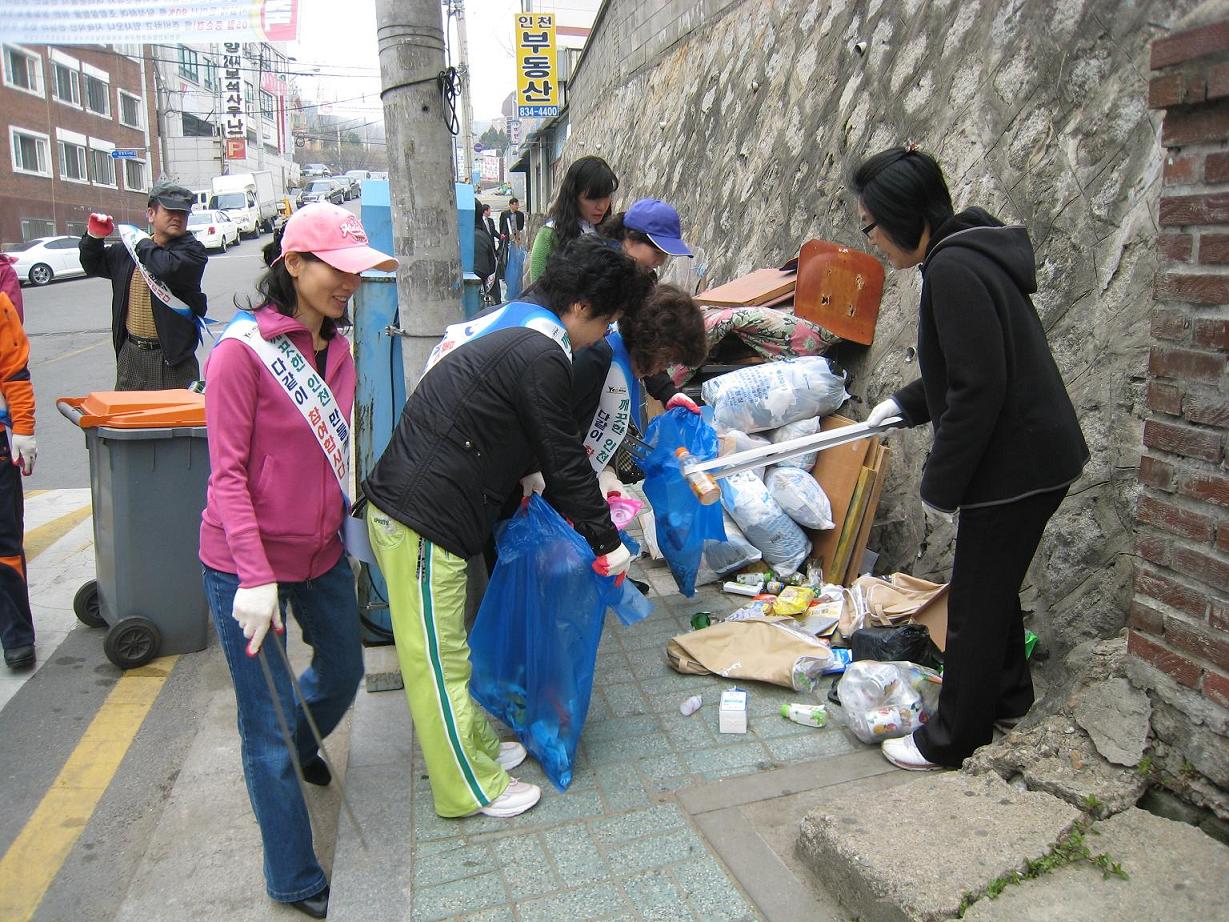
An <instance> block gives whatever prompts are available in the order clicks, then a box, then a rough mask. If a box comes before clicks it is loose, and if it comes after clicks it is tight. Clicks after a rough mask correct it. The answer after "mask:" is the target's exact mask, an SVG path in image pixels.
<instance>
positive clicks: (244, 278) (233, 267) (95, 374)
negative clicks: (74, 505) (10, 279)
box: [22, 200, 359, 490]
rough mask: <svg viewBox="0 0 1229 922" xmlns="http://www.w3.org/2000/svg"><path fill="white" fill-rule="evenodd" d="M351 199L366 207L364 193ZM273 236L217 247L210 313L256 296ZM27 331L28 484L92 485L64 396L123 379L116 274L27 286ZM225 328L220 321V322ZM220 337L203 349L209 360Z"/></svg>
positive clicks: (206, 286)
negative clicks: (34, 456)
mask: <svg viewBox="0 0 1229 922" xmlns="http://www.w3.org/2000/svg"><path fill="white" fill-rule="evenodd" d="M345 207H346V208H347V209H349V210H350V211H352V212H354V213H355V214H358V213H359V202H358V200H355V201H351V202H346V204H345ZM271 239H272V238H271V237H270V235H268V234H264V235H262V236H261V237H258V238H256V239H255V240H243V241H242V242H241V245H240V246H238V247H234V246H232V247H231V248H230V249H228V250H227V251H226V253H225V254H222V253H219V252H218V251H216V250H213V251H210V256H209V263H208V265H207V266H206V267H205V278H204V281H203V283H202V288H203V290H204V292H205V296H206V297H207V298H208V299H209V314H208V316H209V318H210V319H211V320H219V321H222V322H225V321H227V320H229V319H230V318H231V315H233V314H234V312H235V302H236V299H238V303H239V305H240V306H242V307H246V306H247V303H248V299H249V298H250V299H253V300H254V299H255V298H256V280H257V279H258V278H259V277H260V275H261V273H262V272H263V271H264V262H263V260H262V259H261V250H262V249H263V247H264V246H265V245H266V244H267V243H268V242H269V241H270V240H271ZM22 297H23V300H24V302H25V315H26V322H25V327H26V335H27V336H28V337H29V338H30V375H31V377H32V378H33V380H34V397H35V403H36V406H35V435H36V436H37V438H38V463H37V465H36V466H35V470H34V473H33V474H32V475H31V476H30V477H29V478H28V479H27V480H26V489H28V490H56V489H63V488H67V487H88V486H89V485H90V467H89V455H88V454H87V453H86V449H85V439H84V438H83V436H82V435H81V432H80V430H79V429H77V427H76V426H74V425H73V424H72V423H70V422H69V421H68V420H67V419H65V418H64V417H63V416H61V415H60V412H59V411H58V410H57V409H56V405H55V404H56V400H57V399H58V398H60V397H80V396H83V395H85V394H89V393H91V392H93V391H109V390H112V389H113V388H114V387H115V351H114V348H113V347H112V345H111V282H110V281H109V280H108V279H96V278H81V277H77V278H69V279H63V280H58V281H53V282H51V284H49V285H45V286H43V287H42V288H35V287H33V286H30V285H26V286H24V287H23V288H22ZM219 329H220V328H219ZM211 345H212V340H211V339H210V338H209V336H206V337H205V342H204V343H202V344H201V347H200V348H199V349H198V350H197V353H196V355H197V359H198V360H199V361H200V363H201V366H202V368H203V366H204V364H205V357H206V356H207V355H208V354H209V348H210V346H211Z"/></svg>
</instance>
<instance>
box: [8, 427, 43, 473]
mask: <svg viewBox="0 0 1229 922" xmlns="http://www.w3.org/2000/svg"><path fill="white" fill-rule="evenodd" d="M37 457H38V443H37V442H35V441H34V436H32V435H18V434H17V433H16V432H14V433H13V463H14V464H16V465H17V466H18V467H19V468H21V472H22V474H24V475H25V476H27V477H29V476H30V475H31V474H33V473H34V460H35V459H36V458H37Z"/></svg>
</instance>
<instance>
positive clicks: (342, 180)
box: [329, 173, 359, 202]
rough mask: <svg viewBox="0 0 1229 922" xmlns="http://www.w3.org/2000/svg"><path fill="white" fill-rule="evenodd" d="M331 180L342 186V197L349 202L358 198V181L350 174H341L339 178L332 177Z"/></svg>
mask: <svg viewBox="0 0 1229 922" xmlns="http://www.w3.org/2000/svg"><path fill="white" fill-rule="evenodd" d="M329 179H331V180H333V182H335V183H337V185H339V186H341V191H342V195H344V196H345V199H346V201H347V202H348V201H350V199H352V198H358V193H359V185H358V180H357V179H355V178H354V177H353V176H351V175H350V174H348V173H339V174H338V175H337V176H330V177H329Z"/></svg>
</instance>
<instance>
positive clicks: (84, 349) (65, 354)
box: [34, 339, 111, 368]
mask: <svg viewBox="0 0 1229 922" xmlns="http://www.w3.org/2000/svg"><path fill="white" fill-rule="evenodd" d="M109 342H111V340H109V339H104V340H103V341H102V342H99V343H94V345H92V346H82V347H81V348H80V349H74V350H73V351H72V352H62V353H60V354H59V355H53V356H52V357H51V358H49V359H43V360H42V361H41V362H35V363H34V366H35V367H36V368H37V367H39V366H41V365H50V364H51V363H52V362H58V361H60V360H61V359H71V358H72V357H73V356H74V355H80V354H81V353H82V352H89V351H90V350H91V349H97V348H98V347H99V346H105V345H106V344H107V343H109Z"/></svg>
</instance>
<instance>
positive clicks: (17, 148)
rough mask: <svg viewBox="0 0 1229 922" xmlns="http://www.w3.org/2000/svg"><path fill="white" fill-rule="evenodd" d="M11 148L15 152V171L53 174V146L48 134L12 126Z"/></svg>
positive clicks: (10, 133)
mask: <svg viewBox="0 0 1229 922" xmlns="http://www.w3.org/2000/svg"><path fill="white" fill-rule="evenodd" d="M9 148H10V149H11V150H12V152H13V171H14V172H16V173H32V174H34V175H35V176H50V175H51V146H50V138H49V137H48V136H47V135H45V134H40V133H39V132H37V131H27V130H26V129H24V128H10V129H9Z"/></svg>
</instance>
